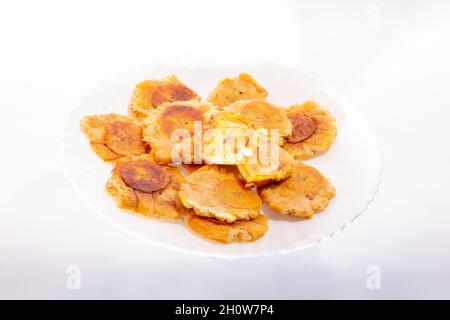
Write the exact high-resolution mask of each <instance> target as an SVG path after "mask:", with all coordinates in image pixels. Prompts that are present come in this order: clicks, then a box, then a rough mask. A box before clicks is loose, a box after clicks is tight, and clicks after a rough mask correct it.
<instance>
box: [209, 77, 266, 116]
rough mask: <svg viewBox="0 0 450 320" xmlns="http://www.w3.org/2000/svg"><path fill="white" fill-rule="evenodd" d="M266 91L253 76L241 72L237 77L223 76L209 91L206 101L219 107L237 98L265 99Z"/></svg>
mask: <svg viewBox="0 0 450 320" xmlns="http://www.w3.org/2000/svg"><path fill="white" fill-rule="evenodd" d="M266 98H267V91H266V89H264V88H263V87H262V86H261V85H260V84H259V83H257V82H256V81H255V79H253V77H252V76H251V75H249V74H247V73H241V74H240V75H239V77H237V78H231V79H230V78H225V79H223V80H221V81H220V82H219V84H218V85H217V87H216V88H214V90H213V91H212V92H211V93H210V95H209V97H208V101H210V102H211V103H213V104H214V105H216V106H218V107H219V108H222V107H225V106H228V105H229V104H232V103H233V102H236V101H239V100H250V99H266Z"/></svg>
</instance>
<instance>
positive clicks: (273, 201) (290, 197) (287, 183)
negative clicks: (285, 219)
mask: <svg viewBox="0 0 450 320" xmlns="http://www.w3.org/2000/svg"><path fill="white" fill-rule="evenodd" d="M258 191H259V194H260V196H261V198H262V199H263V202H264V203H267V204H268V206H269V207H270V208H271V209H273V210H275V211H277V212H279V213H281V214H283V215H288V214H290V215H293V216H298V217H304V218H310V217H312V215H313V214H314V213H315V212H319V211H322V210H324V209H325V207H326V206H327V205H328V203H329V202H330V200H331V199H332V198H333V197H334V195H335V194H336V189H335V188H334V187H333V186H332V185H331V183H330V182H329V181H328V180H327V179H326V178H325V177H324V176H323V175H322V174H321V173H320V172H319V171H318V170H317V169H315V168H313V167H310V166H307V165H305V164H303V163H300V162H297V163H296V165H295V169H294V171H293V172H292V174H291V176H290V177H289V178H287V179H286V180H284V181H281V182H278V183H274V184H271V185H267V186H265V187H262V188H261V189H258Z"/></svg>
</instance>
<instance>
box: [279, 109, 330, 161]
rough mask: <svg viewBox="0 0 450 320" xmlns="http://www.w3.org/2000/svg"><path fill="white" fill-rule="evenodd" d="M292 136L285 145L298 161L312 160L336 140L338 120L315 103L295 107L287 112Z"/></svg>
mask: <svg viewBox="0 0 450 320" xmlns="http://www.w3.org/2000/svg"><path fill="white" fill-rule="evenodd" d="M287 114H288V117H289V119H290V121H291V123H292V125H293V129H292V135H291V136H290V137H289V138H288V140H287V142H286V143H285V144H283V146H282V147H283V148H284V149H286V150H287V151H288V152H289V153H290V154H291V155H292V156H293V157H294V158H295V159H296V160H304V159H310V158H313V157H315V156H318V155H320V154H322V153H324V152H326V151H327V150H328V149H329V148H330V147H331V145H332V144H333V142H334V139H335V138H336V133H337V131H336V120H335V119H334V117H333V116H332V115H331V113H330V112H328V111H327V110H325V109H323V108H321V107H320V106H319V105H318V104H317V103H315V102H313V101H308V102H305V103H303V104H301V105H293V106H292V107H290V108H289V109H288V110H287Z"/></svg>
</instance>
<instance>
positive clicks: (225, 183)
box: [179, 165, 262, 223]
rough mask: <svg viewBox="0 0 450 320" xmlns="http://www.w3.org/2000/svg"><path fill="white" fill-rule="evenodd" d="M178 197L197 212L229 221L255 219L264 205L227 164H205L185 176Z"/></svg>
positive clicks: (187, 206) (200, 214)
mask: <svg viewBox="0 0 450 320" xmlns="http://www.w3.org/2000/svg"><path fill="white" fill-rule="evenodd" d="M179 196H180V200H181V202H182V203H183V205H184V206H185V207H186V208H188V209H191V208H192V209H194V212H195V213H196V214H197V215H199V216H204V217H211V218H215V219H217V220H221V221H226V222H229V223H231V222H234V221H236V220H251V219H254V218H256V217H257V216H258V214H259V212H260V210H261V206H262V202H261V199H260V198H259V196H258V195H257V194H256V193H254V192H252V191H250V190H247V189H245V188H244V186H243V184H242V182H241V180H240V179H239V177H238V176H237V173H236V172H235V170H233V168H230V167H226V166H224V167H219V166H216V165H205V166H203V167H202V168H200V169H198V170H197V171H195V172H194V173H192V174H191V175H189V176H187V177H185V179H184V182H183V183H182V185H181V188H180V192H179Z"/></svg>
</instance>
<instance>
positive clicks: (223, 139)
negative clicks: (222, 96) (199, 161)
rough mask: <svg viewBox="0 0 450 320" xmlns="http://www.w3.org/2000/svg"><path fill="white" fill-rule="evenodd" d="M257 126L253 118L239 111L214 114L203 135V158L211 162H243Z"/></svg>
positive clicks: (223, 163) (230, 163) (231, 163)
mask: <svg viewBox="0 0 450 320" xmlns="http://www.w3.org/2000/svg"><path fill="white" fill-rule="evenodd" d="M256 126H257V123H256V122H255V121H254V120H253V119H251V118H250V117H247V116H245V115H242V114H239V113H234V112H229V111H222V112H219V113H216V114H214V115H213V117H212V119H211V121H210V123H209V124H208V126H206V128H205V132H204V136H203V156H202V157H203V160H204V161H205V162H206V163H209V164H222V165H225V164H227V165H233V164H238V163H241V162H242V161H243V157H244V155H245V153H246V152H247V149H248V144H249V139H250V138H251V136H253V135H254V134H255V132H254V128H255V127H256Z"/></svg>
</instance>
